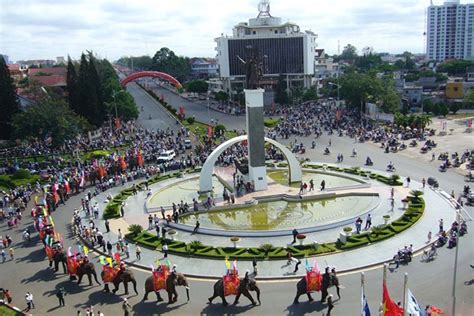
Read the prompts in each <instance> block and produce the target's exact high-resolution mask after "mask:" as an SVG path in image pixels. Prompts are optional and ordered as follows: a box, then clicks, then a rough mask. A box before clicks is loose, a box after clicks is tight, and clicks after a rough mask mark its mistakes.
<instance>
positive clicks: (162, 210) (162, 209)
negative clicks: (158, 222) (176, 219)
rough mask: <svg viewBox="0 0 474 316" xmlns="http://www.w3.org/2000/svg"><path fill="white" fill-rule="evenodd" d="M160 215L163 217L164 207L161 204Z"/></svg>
mask: <svg viewBox="0 0 474 316" xmlns="http://www.w3.org/2000/svg"><path fill="white" fill-rule="evenodd" d="M160 211H161V217H163V219H165V209H164V208H163V206H161V209H160Z"/></svg>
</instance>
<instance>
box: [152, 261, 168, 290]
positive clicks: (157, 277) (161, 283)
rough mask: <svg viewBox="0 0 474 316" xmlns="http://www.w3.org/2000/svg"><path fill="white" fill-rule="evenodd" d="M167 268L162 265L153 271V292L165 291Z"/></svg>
mask: <svg viewBox="0 0 474 316" xmlns="http://www.w3.org/2000/svg"><path fill="white" fill-rule="evenodd" d="M169 272H170V270H169V268H168V266H167V265H164V264H162V265H161V266H160V268H159V269H158V270H155V271H153V273H152V278H153V289H154V291H155V292H157V291H159V290H164V289H166V279H167V278H168V275H169Z"/></svg>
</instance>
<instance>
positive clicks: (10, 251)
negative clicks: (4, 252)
mask: <svg viewBox="0 0 474 316" xmlns="http://www.w3.org/2000/svg"><path fill="white" fill-rule="evenodd" d="M8 254H9V255H10V260H13V259H15V250H13V247H10V248H9V249H8Z"/></svg>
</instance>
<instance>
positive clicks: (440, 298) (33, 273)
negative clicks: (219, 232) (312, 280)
mask: <svg viewBox="0 0 474 316" xmlns="http://www.w3.org/2000/svg"><path fill="white" fill-rule="evenodd" d="M132 85H133V84H132ZM129 89H130V88H129ZM132 89H133V88H132ZM134 95H135V94H134ZM141 100H143V99H139V98H138V99H137V101H138V102H142V101H141ZM144 106H145V108H146V109H145V115H146V113H147V111H153V110H152V109H151V107H155V105H154V104H153V103H144ZM158 111H159V110H158ZM229 120H235V117H232V118H231V119H229ZM140 121H141V124H144V125H145V124H146V123H145V122H144V121H146V119H144V120H143V119H141V120H140ZM169 123H171V125H172V122H169ZM169 123H168V124H169ZM161 124H165V123H161ZM154 128H156V127H154ZM331 138H332V147H331V150H332V151H333V153H334V154H333V155H332V156H330V157H327V156H323V155H322V151H323V149H324V147H323V146H325V144H327V140H328V137H326V136H325V137H323V138H322V140H321V141H318V148H317V149H316V150H314V151H312V150H309V151H308V154H307V157H309V158H311V159H314V160H316V161H331V162H334V160H335V153H337V152H342V153H344V156H345V157H346V159H345V161H344V163H346V164H352V165H362V163H363V160H364V159H365V156H366V155H367V153H370V156H371V157H372V158H373V160H374V161H375V166H374V169H379V170H380V169H382V170H383V169H384V167H385V166H386V164H387V163H388V161H389V160H392V161H393V162H394V163H395V165H396V167H397V169H398V170H399V173H400V174H403V175H410V176H411V177H412V178H413V179H416V180H418V181H420V180H421V178H422V177H427V176H430V175H435V176H436V177H437V178H438V179H439V180H440V184H441V187H443V188H444V189H445V190H446V191H448V192H450V191H451V189H456V191H458V190H459V189H461V188H462V185H463V181H462V178H461V177H460V176H459V175H458V174H456V173H454V172H452V171H451V170H450V171H448V172H447V173H444V174H441V173H438V171H437V166H436V165H435V164H434V163H433V164H429V163H425V162H420V161H416V160H412V159H408V158H406V157H403V156H401V155H395V154H383V153H382V151H381V150H380V149H378V148H376V147H375V146H373V145H370V144H358V145H357V149H358V152H359V153H360V157H359V158H357V159H352V160H351V159H349V158H348V157H349V155H350V151H351V150H352V147H353V145H352V140H349V139H346V138H338V137H331ZM302 141H304V142H305V143H306V144H307V145H309V143H310V141H311V139H304V140H303V139H302ZM459 151H462V148H460V149H459ZM79 200H80V196H77V197H73V198H72V199H71V201H70V202H68V204H67V205H66V207H60V208H59V209H58V211H57V212H56V213H54V214H53V216H54V220H55V222H56V227H57V228H58V230H59V231H60V232H61V233H62V234H64V235H65V238H66V241H65V244H66V246H68V245H75V242H74V241H73V240H71V239H69V237H70V236H69V235H68V232H67V229H66V228H65V227H67V226H68V223H69V221H70V219H71V215H72V210H73V205H77V204H78V203H79ZM469 212H470V214H471V215H473V210H472V208H470V209H469ZM25 222H26V223H29V224H31V220H30V219H29V216H27V217H26V219H25ZM5 226H6V224H5V223H1V224H0V232H1V234H6V233H8V234H11V235H12V236H13V238H14V241H15V248H16V258H15V260H13V261H7V262H6V263H4V264H0V271H1V273H0V287H8V288H9V289H10V290H11V291H12V293H13V299H14V303H15V304H17V305H18V306H19V307H21V308H24V307H25V306H26V304H25V301H24V299H23V296H24V293H25V292H26V291H32V293H33V294H34V295H35V299H36V306H37V310H34V311H33V312H34V314H35V315H46V314H48V315H67V314H70V315H73V314H75V313H76V310H78V309H82V308H84V307H85V306H86V305H89V304H92V305H95V311H98V310H101V311H103V312H104V313H105V315H112V314H114V313H115V314H117V313H118V314H120V313H122V312H121V307H120V297H119V296H116V295H113V294H104V293H102V292H101V291H100V289H101V287H99V286H97V285H95V286H92V287H89V286H86V285H85V284H83V285H81V286H77V285H76V284H74V283H72V282H71V281H69V280H68V278H67V277H66V276H65V275H62V274H54V273H53V272H52V271H51V270H49V269H48V268H47V261H46V259H45V256H44V251H43V249H42V246H41V245H40V244H39V243H38V239H37V236H36V234H34V235H35V238H34V242H35V244H34V245H30V246H27V247H23V246H22V245H21V243H18V241H19V240H20V231H21V230H20V229H14V230H8V229H7V227H5ZM30 226H31V225H30ZM434 229H435V228H434ZM469 231H470V233H469V234H468V235H466V236H465V237H463V238H462V239H461V240H460V249H459V263H458V277H457V286H456V291H457V296H458V300H457V302H458V304H457V306H458V309H457V311H458V313H457V315H472V313H473V309H474V305H473V302H474V296H473V294H474V291H473V286H474V285H466V284H465V283H464V282H467V281H469V280H471V279H472V278H473V275H472V272H473V271H472V269H470V268H469V266H468V264H472V263H474V256H473V248H472V245H473V244H474V226H473V224H472V222H471V223H469ZM401 246H402V245H401ZM394 251H395V249H394ZM453 266H454V250H449V249H446V248H443V249H440V251H439V256H438V258H437V259H436V260H435V261H433V262H431V263H421V262H420V259H419V257H417V258H415V259H414V261H413V262H412V263H411V264H410V265H408V266H403V267H401V268H400V269H399V270H397V271H396V272H394V273H389V275H388V285H389V289H390V293H391V295H392V297H393V298H394V299H395V300H401V297H402V285H403V274H404V273H405V272H407V273H408V274H409V287H410V289H411V290H412V292H413V293H414V294H415V295H416V296H417V298H418V300H419V301H420V302H421V303H422V304H435V305H437V306H439V307H442V308H445V309H448V308H449V307H450V303H451V289H452V271H453ZM223 269H224V264H223ZM135 275H136V278H137V280H138V284H139V295H138V296H129V298H130V302H131V304H132V305H133V311H134V312H135V314H136V315H159V314H162V313H165V312H169V313H170V314H172V315H195V314H198V313H199V314H202V315H223V314H227V315H236V314H242V313H245V314H248V315H306V314H308V315H309V314H311V313H313V312H315V311H317V312H318V313H316V314H317V315H319V314H320V311H321V310H324V306H321V305H320V304H319V303H318V302H314V303H311V304H310V303H306V302H304V298H303V297H302V301H303V303H301V304H300V305H298V306H293V305H291V302H292V300H293V296H294V291H295V283H294V282H290V283H286V282H283V283H280V282H276V283H262V284H261V288H262V306H257V307H252V306H250V305H248V301H247V300H246V299H245V298H242V299H241V302H240V303H241V304H239V305H238V306H237V307H232V306H229V307H226V308H224V307H223V306H222V305H221V304H220V303H219V301H218V300H217V301H215V304H213V305H207V304H206V298H207V297H208V296H209V295H211V289H212V283H210V282H208V281H195V280H191V297H192V299H191V301H190V302H189V303H186V302H185V301H184V300H183V299H184V297H183V295H184V291H183V289H180V294H181V296H180V298H179V301H178V303H177V304H174V305H167V304H165V303H160V304H157V303H155V302H154V301H151V302H147V303H142V302H140V300H141V298H142V295H143V290H142V284H143V282H144V279H145V278H146V277H147V276H148V274H147V273H144V272H140V271H135ZM340 279H341V283H342V285H343V286H344V289H343V291H342V296H343V297H342V300H341V301H337V302H336V307H335V309H334V313H333V315H358V314H359V308H360V306H359V304H360V292H359V291H360V283H359V282H360V281H359V280H360V275H359V274H351V275H347V276H341V278H340ZM381 279H382V270H381V269H380V268H377V269H374V270H370V271H366V284H367V287H366V295H367V297H368V301H369V304H370V307H371V310H372V314H374V315H376V314H377V313H376V312H377V308H378V306H379V303H380V301H381V295H382V293H381V292H382V287H381ZM60 286H64V287H65V289H66V291H67V293H69V295H67V296H66V304H67V305H66V307H61V308H58V307H57V305H58V304H57V299H56V297H55V295H54V294H55V292H54V290H55V289H56V288H58V287H60ZM119 293H123V289H122V290H121V291H120V292H119ZM316 297H318V296H316ZM150 298H152V297H151V296H150ZM461 310H464V312H463V313H461ZM448 314H449V313H448Z"/></svg>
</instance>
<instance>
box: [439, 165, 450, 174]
mask: <svg viewBox="0 0 474 316" xmlns="http://www.w3.org/2000/svg"><path fill="white" fill-rule="evenodd" d="M446 170H448V167H446V164H442V165H441V166H439V171H440V172H446Z"/></svg>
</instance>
